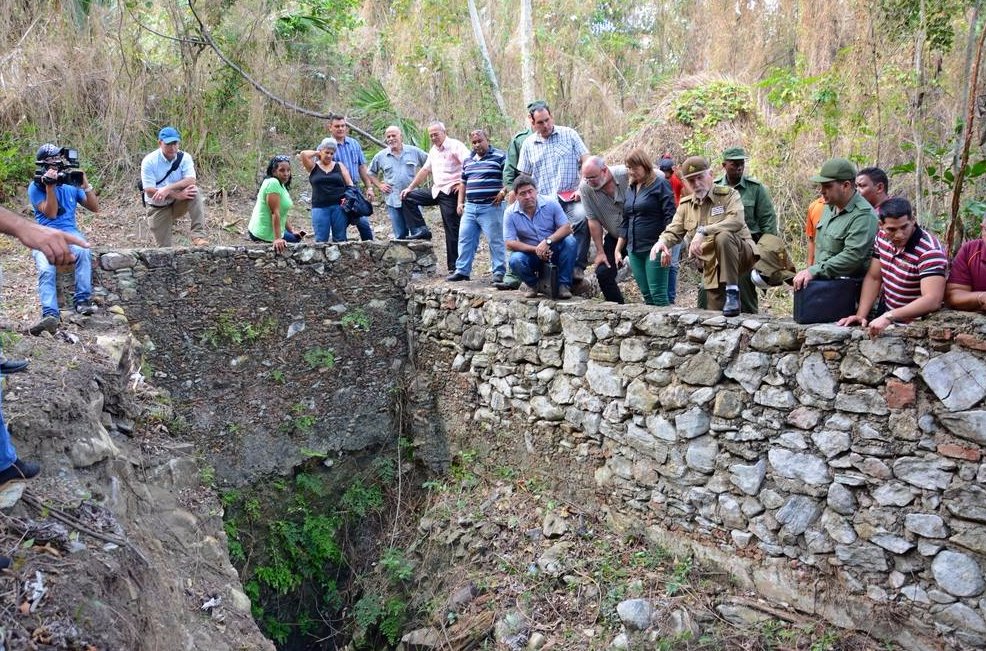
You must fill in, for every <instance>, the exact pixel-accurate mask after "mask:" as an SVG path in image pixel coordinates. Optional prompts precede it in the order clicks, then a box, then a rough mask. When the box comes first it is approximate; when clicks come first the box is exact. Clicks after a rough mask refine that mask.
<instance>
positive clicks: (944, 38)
mask: <svg viewBox="0 0 986 651" xmlns="http://www.w3.org/2000/svg"><path fill="white" fill-rule="evenodd" d="M921 4H922V3H921V0H878V2H877V6H878V8H879V11H880V17H881V18H882V20H883V22H884V25H885V29H888V30H891V31H893V32H895V33H898V34H901V35H908V36H910V35H913V34H914V33H916V32H917V31H918V30H919V29H921ZM923 4H924V14H925V24H924V32H925V37H924V39H925V42H926V43H927V44H928V47H929V48H930V49H931V50H932V51H933V52H939V53H942V54H944V53H947V52H948V51H950V50H951V49H952V46H953V45H954V44H955V28H954V24H955V16H956V15H959V14H961V13H963V12H964V11H965V9H966V7H967V6H968V5H969V4H971V3H969V2H962V0H935V1H934V2H924V3H923Z"/></svg>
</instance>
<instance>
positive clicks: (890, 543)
mask: <svg viewBox="0 0 986 651" xmlns="http://www.w3.org/2000/svg"><path fill="white" fill-rule="evenodd" d="M870 542H872V543H873V544H874V545H878V546H880V547H883V548H884V549H886V550H887V551H888V552H893V553H895V554H905V553H907V552H909V551H910V550H912V549H914V543H911V542H908V541H907V539H906V538H901V537H900V536H893V535H891V534H888V533H881V534H877V535H875V536H872V537H871V538H870Z"/></svg>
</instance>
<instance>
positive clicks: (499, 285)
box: [493, 282, 520, 292]
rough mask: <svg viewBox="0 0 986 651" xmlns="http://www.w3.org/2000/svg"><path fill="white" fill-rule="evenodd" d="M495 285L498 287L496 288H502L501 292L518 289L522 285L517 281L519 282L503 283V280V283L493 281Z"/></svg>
mask: <svg viewBox="0 0 986 651" xmlns="http://www.w3.org/2000/svg"><path fill="white" fill-rule="evenodd" d="M493 287H494V288H496V289H498V290H500V291H501V292H503V291H507V290H511V289H518V288H519V287H520V283H519V282H517V283H503V282H501V283H493Z"/></svg>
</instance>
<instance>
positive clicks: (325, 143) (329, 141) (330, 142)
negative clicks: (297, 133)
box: [315, 138, 339, 151]
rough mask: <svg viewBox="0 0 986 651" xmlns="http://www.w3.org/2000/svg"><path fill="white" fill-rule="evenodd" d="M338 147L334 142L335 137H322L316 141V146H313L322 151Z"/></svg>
mask: <svg viewBox="0 0 986 651" xmlns="http://www.w3.org/2000/svg"><path fill="white" fill-rule="evenodd" d="M338 147H339V144H338V143H337V142H336V139H335V138H323V139H322V142H320V143H318V147H316V148H315V151H322V150H323V149H331V150H332V151H335V150H336V149H337V148H338Z"/></svg>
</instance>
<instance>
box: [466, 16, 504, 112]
mask: <svg viewBox="0 0 986 651" xmlns="http://www.w3.org/2000/svg"><path fill="white" fill-rule="evenodd" d="M467 2H468V4H469V20H470V21H471V22H472V33H473V35H474V36H475V37H476V45H478V46H479V53H480V54H481V55H482V57H483V65H484V67H485V68H486V76H487V78H489V80H490V86H492V87H493V97H494V98H496V105H497V106H498V107H499V109H500V115H501V116H503V119H504V120H506V119H507V117H508V116H507V105H506V103H505V102H504V101H503V93H501V92H500V84H499V82H497V80H496V70H494V69H493V61H492V60H491V59H490V51H489V49H488V48H487V47H486V37H485V36H483V25H482V23H480V22H479V11H477V10H476V2H475V0H467Z"/></svg>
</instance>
